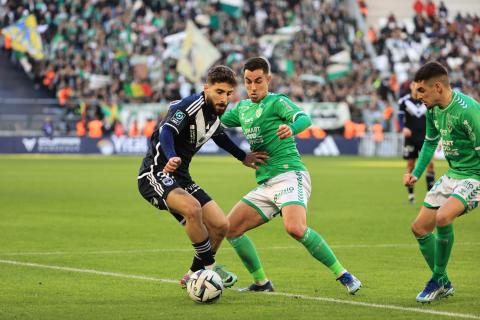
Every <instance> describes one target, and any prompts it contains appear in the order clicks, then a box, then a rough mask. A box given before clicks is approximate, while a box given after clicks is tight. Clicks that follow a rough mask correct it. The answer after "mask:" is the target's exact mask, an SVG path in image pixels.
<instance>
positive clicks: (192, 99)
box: [169, 93, 205, 116]
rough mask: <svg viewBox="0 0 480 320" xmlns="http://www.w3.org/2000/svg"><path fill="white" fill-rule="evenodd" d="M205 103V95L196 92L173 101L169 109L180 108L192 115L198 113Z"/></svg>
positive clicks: (175, 109)
mask: <svg viewBox="0 0 480 320" xmlns="http://www.w3.org/2000/svg"><path fill="white" fill-rule="evenodd" d="M204 103H205V99H204V97H203V94H202V93H196V94H192V95H191V96H188V97H185V98H183V99H181V100H176V101H172V102H171V103H170V106H169V109H170V110H171V111H177V110H180V111H183V112H185V113H186V114H187V115H189V116H191V115H193V114H195V113H197V111H198V110H200V109H201V108H202V106H203V104H204Z"/></svg>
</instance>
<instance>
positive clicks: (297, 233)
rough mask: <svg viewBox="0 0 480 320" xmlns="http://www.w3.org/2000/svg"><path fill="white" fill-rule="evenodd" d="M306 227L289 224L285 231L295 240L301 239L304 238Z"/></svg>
mask: <svg viewBox="0 0 480 320" xmlns="http://www.w3.org/2000/svg"><path fill="white" fill-rule="evenodd" d="M305 229H306V226H304V225H301V224H287V225H285V230H286V231H287V233H288V234H289V235H290V236H291V237H293V238H295V239H297V240H298V239H301V238H302V237H303V234H304V233H305Z"/></svg>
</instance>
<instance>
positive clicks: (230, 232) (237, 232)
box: [227, 225, 243, 239]
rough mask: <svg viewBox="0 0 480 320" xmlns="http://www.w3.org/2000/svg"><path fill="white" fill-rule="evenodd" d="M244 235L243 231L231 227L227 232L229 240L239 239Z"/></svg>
mask: <svg viewBox="0 0 480 320" xmlns="http://www.w3.org/2000/svg"><path fill="white" fill-rule="evenodd" d="M242 234H243V231H242V230H241V229H240V228H235V227H232V226H231V225H230V226H229V228H228V231H227V238H229V239H230V238H238V237H240V236H241V235H242Z"/></svg>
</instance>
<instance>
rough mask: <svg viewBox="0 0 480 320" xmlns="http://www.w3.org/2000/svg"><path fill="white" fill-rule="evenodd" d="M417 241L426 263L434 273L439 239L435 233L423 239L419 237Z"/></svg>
mask: <svg viewBox="0 0 480 320" xmlns="http://www.w3.org/2000/svg"><path fill="white" fill-rule="evenodd" d="M417 241H418V245H419V247H420V251H421V252H422V255H423V257H424V258H425V261H427V264H428V266H429V267H430V270H432V271H433V267H434V266H435V246H436V245H437V244H436V242H437V237H436V236H435V235H434V234H433V233H429V234H427V235H425V236H423V237H417Z"/></svg>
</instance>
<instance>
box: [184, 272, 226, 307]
mask: <svg viewBox="0 0 480 320" xmlns="http://www.w3.org/2000/svg"><path fill="white" fill-rule="evenodd" d="M187 292H188V295H189V296H190V298H192V300H193V301H195V302H198V303H212V302H214V301H216V300H218V299H219V298H220V296H221V295H222V292H223V282H222V279H221V278H220V276H219V275H218V274H217V273H216V272H215V271H213V270H198V271H197V272H195V273H193V274H192V275H191V276H190V279H189V280H188V282H187Z"/></svg>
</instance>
